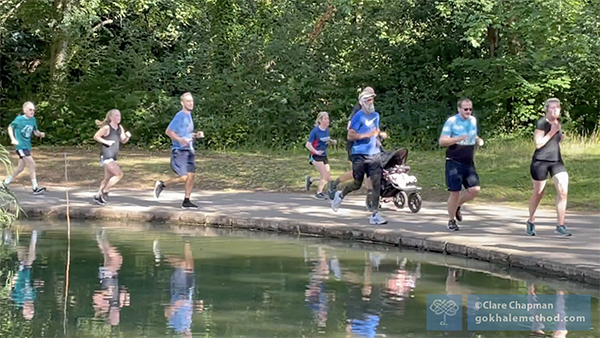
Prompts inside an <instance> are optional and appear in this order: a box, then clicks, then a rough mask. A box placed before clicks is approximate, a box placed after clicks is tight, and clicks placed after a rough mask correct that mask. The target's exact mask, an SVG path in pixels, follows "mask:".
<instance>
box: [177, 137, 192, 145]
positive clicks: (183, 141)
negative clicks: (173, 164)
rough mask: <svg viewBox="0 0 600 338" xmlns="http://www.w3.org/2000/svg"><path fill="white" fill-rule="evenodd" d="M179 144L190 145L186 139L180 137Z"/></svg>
mask: <svg viewBox="0 0 600 338" xmlns="http://www.w3.org/2000/svg"><path fill="white" fill-rule="evenodd" d="M179 144H181V145H182V146H184V147H187V146H189V145H190V142H189V141H188V140H186V139H184V138H180V139H179Z"/></svg>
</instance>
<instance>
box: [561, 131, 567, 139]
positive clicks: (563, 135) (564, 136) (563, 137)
mask: <svg viewBox="0 0 600 338" xmlns="http://www.w3.org/2000/svg"><path fill="white" fill-rule="evenodd" d="M566 137H567V136H566V135H565V132H563V131H561V132H560V141H561V142H562V141H564V140H565V138H566Z"/></svg>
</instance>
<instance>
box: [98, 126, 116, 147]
mask: <svg viewBox="0 0 600 338" xmlns="http://www.w3.org/2000/svg"><path fill="white" fill-rule="evenodd" d="M108 132H109V130H108V125H106V126H104V127H102V128H100V129H98V131H97V132H96V134H94V140H95V141H96V142H98V143H102V144H104V145H105V146H108V147H110V146H111V145H112V144H113V142H114V141H108V140H105V139H104V137H105V136H106V135H108Z"/></svg>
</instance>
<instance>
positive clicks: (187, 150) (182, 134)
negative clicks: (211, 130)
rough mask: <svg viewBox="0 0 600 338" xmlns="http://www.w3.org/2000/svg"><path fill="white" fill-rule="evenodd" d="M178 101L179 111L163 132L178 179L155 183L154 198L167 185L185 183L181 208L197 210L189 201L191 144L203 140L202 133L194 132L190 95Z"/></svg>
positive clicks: (193, 170)
mask: <svg viewBox="0 0 600 338" xmlns="http://www.w3.org/2000/svg"><path fill="white" fill-rule="evenodd" d="M180 100H181V101H180V102H181V110H180V111H179V112H178V113H177V114H176V115H175V117H174V118H173V120H172V121H171V123H170V124H169V126H168V127H167V130H166V131H165V134H167V136H169V138H171V169H173V171H174V172H175V173H176V174H177V176H179V177H178V178H176V179H173V180H170V181H168V182H163V181H156V184H155V185H154V197H155V198H158V197H159V196H160V194H161V192H162V191H163V190H164V188H166V187H167V186H168V185H172V184H175V183H178V182H181V181H185V197H184V199H183V203H182V204H181V208H182V209H198V206H197V205H195V204H194V203H192V202H191V201H190V196H191V194H192V188H194V175H195V173H196V162H195V161H196V160H195V156H194V154H195V151H194V145H193V143H194V140H195V139H196V138H204V132H202V131H198V132H194V121H193V120H192V110H193V109H194V98H193V97H192V94H191V93H184V94H183V95H181V98H180Z"/></svg>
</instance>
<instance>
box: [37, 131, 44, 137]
mask: <svg viewBox="0 0 600 338" xmlns="http://www.w3.org/2000/svg"><path fill="white" fill-rule="evenodd" d="M38 137H39V138H44V137H46V133H44V132H41V131H40V133H39V134H38Z"/></svg>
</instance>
